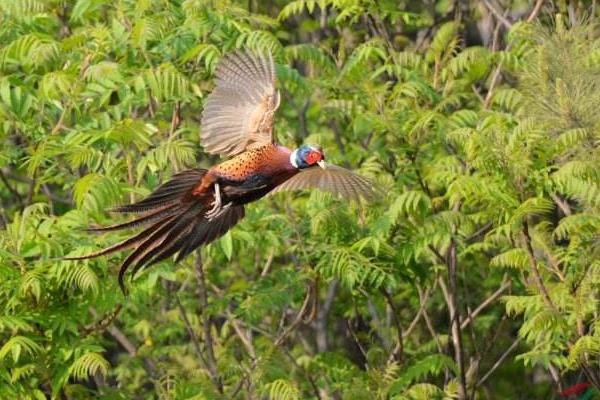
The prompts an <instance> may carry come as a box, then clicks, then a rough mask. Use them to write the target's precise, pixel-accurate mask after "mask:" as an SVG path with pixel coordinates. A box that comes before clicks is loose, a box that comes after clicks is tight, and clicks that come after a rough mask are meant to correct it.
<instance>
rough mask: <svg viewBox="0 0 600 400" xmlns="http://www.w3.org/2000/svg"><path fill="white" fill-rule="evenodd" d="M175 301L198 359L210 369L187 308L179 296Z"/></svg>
mask: <svg viewBox="0 0 600 400" xmlns="http://www.w3.org/2000/svg"><path fill="white" fill-rule="evenodd" d="M175 301H176V302H177V308H179V313H180V314H181V318H182V319H183V323H184V325H185V329H186V330H187V331H188V335H190V339H191V340H192V344H193V345H194V350H196V354H197V355H198V357H200V360H201V361H202V364H203V365H204V366H205V367H207V369H208V363H207V362H206V358H205V357H204V354H202V349H201V347H200V341H199V340H198V336H196V333H195V332H194V328H193V327H192V324H191V323H190V320H189V319H188V317H187V314H186V312H185V308H184V307H183V304H181V300H180V299H179V296H177V295H175Z"/></svg>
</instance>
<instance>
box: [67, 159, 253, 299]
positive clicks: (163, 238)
mask: <svg viewBox="0 0 600 400" xmlns="http://www.w3.org/2000/svg"><path fill="white" fill-rule="evenodd" d="M206 172H207V171H206V170H200V169H193V170H188V171H184V172H181V173H179V174H176V175H174V176H173V178H172V179H171V180H170V181H168V182H166V183H165V184H163V185H161V186H160V187H158V188H157V189H156V190H155V191H154V192H153V193H152V194H150V195H149V196H148V197H147V198H145V199H143V200H141V201H139V202H137V203H134V204H130V205H124V206H120V207H117V208H116V209H113V210H112V211H115V212H120V213H137V214H141V215H140V216H138V217H137V218H136V219H134V220H132V221H129V222H125V223H121V224H116V225H111V226H106V227H94V228H90V229H88V230H89V231H91V232H110V231H116V230H120V229H127V228H133V227H137V226H140V225H141V226H144V225H149V224H151V225H149V227H147V228H146V229H144V230H143V231H142V232H140V233H138V234H136V235H135V236H133V237H131V238H129V239H126V240H124V241H122V242H119V243H117V244H115V245H113V246H110V247H108V248H106V249H103V250H100V251H98V252H95V253H92V254H88V255H85V256H79V257H68V258H67V259H70V260H83V259H88V258H94V257H99V256H102V255H106V254H110V253H113V252H116V251H119V250H123V249H127V248H130V247H133V248H134V249H133V251H132V252H131V253H130V254H129V255H128V256H127V258H126V259H125V261H123V264H121V267H120V269H119V274H118V281H119V286H120V287H121V290H122V291H123V293H127V290H126V288H125V284H124V276H125V274H126V273H127V271H128V270H129V269H130V268H131V276H132V278H133V277H134V276H135V275H136V273H137V272H139V271H140V270H141V269H143V268H146V267H149V266H151V265H152V264H155V263H157V262H159V261H162V260H164V259H166V258H168V257H171V256H173V255H176V259H175V262H179V261H181V260H182V259H183V258H185V257H186V256H187V255H188V254H190V253H191V252H192V251H193V250H194V249H196V248H197V247H199V246H201V245H203V244H207V243H210V242H212V241H213V240H215V239H217V238H219V237H220V236H222V235H223V234H224V233H225V232H227V231H228V230H229V229H230V228H231V227H233V226H234V225H235V224H236V223H237V222H238V221H239V220H240V219H242V218H243V217H244V206H233V207H230V208H229V209H226V210H224V211H223V213H222V214H221V215H219V216H217V217H215V218H212V219H210V220H209V219H207V218H206V217H205V214H206V212H207V211H208V208H209V201H210V200H212V199H206V198H198V197H194V196H193V195H191V193H192V192H193V190H194V188H195V187H196V186H197V185H198V183H199V182H200V181H201V180H202V177H203V176H204V174H205V173H206Z"/></svg>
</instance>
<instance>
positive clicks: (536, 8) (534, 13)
mask: <svg viewBox="0 0 600 400" xmlns="http://www.w3.org/2000/svg"><path fill="white" fill-rule="evenodd" d="M544 1H545V0H538V1H537V3H535V6H534V7H533V10H531V14H529V17H527V22H531V21H533V20H534V19H535V17H537V15H538V13H539V12H540V10H541V9H542V5H543V4H544ZM592 15H594V14H592Z"/></svg>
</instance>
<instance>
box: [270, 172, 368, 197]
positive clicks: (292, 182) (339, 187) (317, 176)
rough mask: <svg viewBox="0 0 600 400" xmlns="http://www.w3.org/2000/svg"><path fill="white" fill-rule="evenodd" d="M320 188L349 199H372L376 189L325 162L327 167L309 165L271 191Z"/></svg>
mask: <svg viewBox="0 0 600 400" xmlns="http://www.w3.org/2000/svg"><path fill="white" fill-rule="evenodd" d="M310 188H315V189H320V190H324V191H328V192H331V193H333V194H335V195H338V196H341V197H345V198H347V199H350V200H354V201H359V199H360V198H363V199H365V200H373V199H374V198H375V197H376V194H377V190H376V188H375V186H374V185H373V183H371V182H370V181H369V180H368V179H366V178H363V177H362V176H360V175H357V174H355V173H354V172H352V171H350V170H347V169H346V168H342V167H338V166H337V165H332V164H327V168H325V169H323V168H320V167H317V166H315V167H311V168H307V169H303V170H301V171H300V172H299V173H297V174H296V175H294V176H293V177H291V178H290V179H288V180H287V181H285V182H284V183H282V184H281V185H279V186H277V187H276V188H275V189H273V190H272V191H271V193H278V192H282V191H284V190H285V191H287V190H302V189H310Z"/></svg>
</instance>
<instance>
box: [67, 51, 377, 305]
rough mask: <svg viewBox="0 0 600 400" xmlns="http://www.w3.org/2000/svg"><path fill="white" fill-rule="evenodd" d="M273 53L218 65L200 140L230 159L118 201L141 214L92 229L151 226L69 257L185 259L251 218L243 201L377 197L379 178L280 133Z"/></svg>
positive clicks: (131, 262) (242, 55) (236, 56)
mask: <svg viewBox="0 0 600 400" xmlns="http://www.w3.org/2000/svg"><path fill="white" fill-rule="evenodd" d="M275 81H276V74H275V65H274V62H273V57H272V55H271V54H269V53H267V54H258V53H250V52H242V51H237V52H234V53H230V54H229V55H227V56H225V57H224V58H223V59H222V60H221V61H220V62H219V64H218V65H217V69H216V82H215V88H214V89H213V91H212V92H211V93H210V95H209V96H208V98H207V100H206V104H205V107H204V110H203V113H202V119H201V134H200V139H201V143H202V145H203V146H204V150H205V151H206V152H208V153H210V154H220V155H223V156H227V157H230V158H229V159H228V160H226V161H224V162H222V163H220V164H217V165H214V166H213V167H212V168H210V169H208V170H206V169H200V168H195V169H190V170H186V171H183V172H179V173H177V174H175V175H173V176H172V177H171V179H170V180H169V181H168V182H166V183H164V184H162V185H161V186H159V187H158V188H157V189H156V190H155V191H154V192H152V193H151V194H150V195H149V196H148V197H146V198H145V199H143V200H141V201H138V202H136V203H133V204H129V205H124V206H120V207H116V208H114V209H112V210H111V211H113V212H116V213H126V214H138V216H137V218H136V219H134V220H132V221H129V222H125V223H120V224H116V225H111V226H106V227H92V228H88V229H87V230H88V231H90V232H110V231H116V230H121V229H127V228H134V227H139V226H147V227H146V228H145V229H143V230H142V231H141V232H139V233H138V234H136V235H134V236H132V237H130V238H128V239H126V240H124V241H122V242H120V243H117V244H115V245H113V246H110V247H108V248H105V249H103V250H100V251H98V252H95V253H92V254H88V255H84V256H79V257H70V258H69V259H72V260H82V259H89V258H94V257H99V256H102V255H106V254H110V253H113V252H116V251H120V250H124V249H128V248H133V251H132V252H131V254H129V256H128V257H127V258H126V259H125V261H124V262H123V264H122V265H121V268H120V271H119V277H118V280H119V285H120V287H121V290H122V291H123V292H124V293H126V288H125V285H124V282H123V279H124V276H125V273H126V272H127V270H128V269H129V268H130V267H132V268H133V270H132V273H131V275H132V278H133V277H134V276H135V275H136V273H137V272H138V271H139V270H140V269H142V268H144V267H148V266H150V265H152V264H155V263H157V262H159V261H161V260H164V259H166V258H168V257H171V256H174V255H176V257H175V262H176V263H177V262H179V261H181V260H182V259H183V258H184V257H186V256H187V255H189V254H190V253H191V252H192V251H193V250H194V249H196V248H198V247H199V246H202V245H205V244H208V243H210V242H212V241H214V240H215V239H217V238H219V237H220V236H222V235H223V234H225V233H226V232H227V231H228V230H229V229H231V228H232V227H233V226H234V225H235V224H237V223H238V222H239V221H240V220H241V219H242V218H243V217H244V205H245V204H247V203H250V202H253V201H255V200H258V199H260V198H261V197H263V196H265V195H267V194H269V193H275V192H279V191H284V190H300V189H306V188H317V189H321V190H325V191H329V192H332V193H334V194H337V195H340V196H342V197H345V198H348V199H351V200H355V201H359V199H360V198H363V199H365V200H370V199H372V198H373V197H374V194H375V190H374V186H373V184H372V183H371V182H370V181H369V180H367V179H365V178H363V177H360V176H359V175H356V174H355V173H353V172H351V171H349V170H347V169H345V168H342V167H339V166H336V165H333V164H329V163H326V162H325V155H324V154H323V151H322V149H321V148H320V147H317V146H310V145H302V146H300V147H299V148H297V149H295V150H293V151H292V150H290V149H288V148H286V147H283V146H280V145H278V144H277V143H276V142H275V141H274V138H273V125H274V117H275V111H276V110H277V108H278V107H279V103H280V100H281V96H280V93H279V91H278V90H276V88H275Z"/></svg>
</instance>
